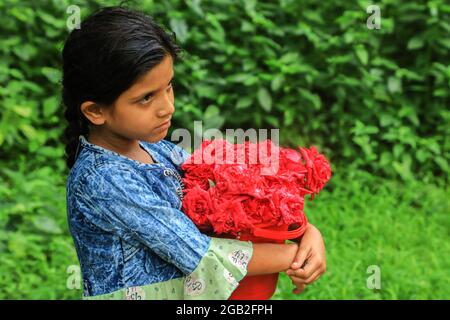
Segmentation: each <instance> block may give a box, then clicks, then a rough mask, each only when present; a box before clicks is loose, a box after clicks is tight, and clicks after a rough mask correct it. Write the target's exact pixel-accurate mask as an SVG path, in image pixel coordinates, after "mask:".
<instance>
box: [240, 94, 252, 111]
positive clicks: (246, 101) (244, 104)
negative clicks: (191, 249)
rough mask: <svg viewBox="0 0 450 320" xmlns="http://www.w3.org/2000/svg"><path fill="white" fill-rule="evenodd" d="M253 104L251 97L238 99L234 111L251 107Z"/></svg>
mask: <svg viewBox="0 0 450 320" xmlns="http://www.w3.org/2000/svg"><path fill="white" fill-rule="evenodd" d="M252 103H253V97H252V96H246V97H243V98H240V99H239V100H238V102H237V104H236V109H245V108H248V107H250V106H251V105H252Z"/></svg>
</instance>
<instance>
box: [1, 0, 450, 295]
mask: <svg viewBox="0 0 450 320" xmlns="http://www.w3.org/2000/svg"><path fill="white" fill-rule="evenodd" d="M128 3H129V6H130V7H134V8H137V9H142V10H144V11H146V12H148V13H149V14H151V15H153V16H154V17H155V19H156V20H157V21H158V22H160V23H162V24H164V25H165V26H167V27H168V28H170V29H171V30H173V31H174V32H175V33H176V35H177V39H178V40H179V42H180V44H181V45H182V47H183V48H184V49H185V55H184V60H183V61H182V62H180V63H178V64H177V65H176V77H175V93H176V108H177V112H176V114H175V121H174V125H173V127H174V128H176V127H186V128H190V129H193V121H194V120H203V121H204V126H205V127H206V128H207V127H219V128H222V129H225V128H238V127H240V128H244V129H246V128H280V129H281V130H280V134H281V142H282V144H285V145H289V146H295V145H311V144H315V145H318V146H319V148H320V149H321V151H323V152H325V153H326V154H327V155H328V156H329V158H330V159H331V161H332V163H333V165H334V168H335V170H336V171H339V170H341V171H342V170H352V169H353V168H360V169H364V170H367V171H370V172H372V173H373V174H375V175H379V176H381V177H385V178H386V177H387V178H393V179H399V178H401V179H403V180H405V181H409V180H413V179H415V178H416V179H420V181H422V182H433V183H437V184H440V185H444V184H447V183H448V175H449V173H450V169H449V166H448V159H449V158H450V142H449V139H448V137H449V136H450V129H449V128H450V125H449V124H450V111H449V108H448V106H449V103H450V101H449V100H450V99H449V97H450V90H449V86H450V65H449V61H450V54H449V52H450V51H449V49H450V37H449V34H450V5H449V4H448V2H447V3H446V1H444V0H429V1H420V2H419V1H414V2H404V1H400V0H396V1H394V0H382V1H378V4H379V5H380V8H381V28H380V29H379V30H369V29H368V28H367V26H366V20H367V18H368V17H369V16H370V14H368V13H367V12H366V5H367V2H366V1H344V0H342V1H312V0H304V1H300V0H280V1H268V0H267V1H254V0H249V1H244V0H241V1H234V0H215V1H200V0H192V1H177V0H173V1H156V0H155V1H134V2H133V1H128ZM116 4H118V1H112V0H109V1H99V2H95V1H88V0H85V1H72V0H40V1H31V0H29V1H19V0H3V1H1V2H0V21H1V26H0V53H1V57H2V59H0V105H1V108H0V230H1V231H0V254H1V256H2V263H0V288H2V289H1V290H0V298H8V297H9V298H14V297H30V298H37V297H48V298H52V297H66V298H68V297H78V296H79V292H75V291H70V290H67V289H66V279H67V276H68V275H67V273H66V270H67V268H68V267H69V266H70V265H71V264H77V259H76V255H75V252H74V250H73V246H72V243H71V239H70V237H68V230H67V225H66V220H65V194H64V186H65V176H66V174H67V171H66V169H65V164H64V159H63V153H64V151H63V145H62V144H61V142H60V137H61V135H62V132H63V129H64V125H65V121H64V119H63V108H62V107H61V106H60V89H61V88H60V77H61V72H60V67H61V61H60V52H61V49H62V45H63V42H64V39H65V37H66V36H67V34H68V30H67V28H66V19H67V18H68V17H69V14H68V13H67V12H66V10H67V8H68V7H69V6H70V5H78V6H80V8H81V10H82V17H85V16H86V15H87V14H89V13H90V12H92V11H93V10H95V9H96V8H98V7H99V6H100V5H116ZM349 168H351V169H349ZM418 191H419V192H420V190H418Z"/></svg>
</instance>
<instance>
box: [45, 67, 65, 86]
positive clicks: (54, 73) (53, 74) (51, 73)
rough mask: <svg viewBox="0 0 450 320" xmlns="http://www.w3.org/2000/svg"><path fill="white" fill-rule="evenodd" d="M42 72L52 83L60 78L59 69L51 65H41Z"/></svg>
mask: <svg viewBox="0 0 450 320" xmlns="http://www.w3.org/2000/svg"><path fill="white" fill-rule="evenodd" d="M41 72H42V74H43V75H44V76H45V77H46V78H47V79H48V80H50V81H51V82H52V83H58V82H59V81H60V79H61V71H60V70H58V69H55V68H51V67H42V68H41Z"/></svg>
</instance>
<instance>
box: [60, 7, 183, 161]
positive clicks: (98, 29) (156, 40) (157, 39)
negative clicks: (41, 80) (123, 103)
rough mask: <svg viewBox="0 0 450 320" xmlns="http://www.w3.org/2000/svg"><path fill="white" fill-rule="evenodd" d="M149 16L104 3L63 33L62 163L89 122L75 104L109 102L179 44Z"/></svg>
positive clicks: (176, 50)
mask: <svg viewBox="0 0 450 320" xmlns="http://www.w3.org/2000/svg"><path fill="white" fill-rule="evenodd" d="M175 41H176V40H175V34H169V33H167V32H166V31H164V29H163V28H162V27H161V26H159V25H158V24H156V23H155V22H154V21H153V19H152V18H151V17H150V16H147V15H145V14H144V13H141V12H137V11H133V10H130V9H127V8H124V7H106V8H102V9H100V10H99V11H97V12H95V13H93V14H92V15H90V16H89V17H88V18H86V19H85V20H84V21H83V22H82V23H81V24H80V28H79V29H74V30H73V31H72V32H71V33H70V34H69V36H68V38H67V40H66V42H65V44H64V48H63V51H62V60H63V77H62V87H63V88H62V101H63V104H64V106H65V112H64V116H65V119H66V120H67V122H68V124H67V127H66V129H65V132H64V137H63V140H64V143H65V145H66V148H65V151H66V164H67V167H68V168H69V169H70V168H72V166H73V165H74V163H75V160H76V159H75V157H76V151H77V146H78V140H79V136H80V135H88V134H89V120H88V119H87V118H86V117H85V116H84V115H83V113H82V112H81V110H80V106H81V104H82V103H83V102H85V101H94V102H96V103H98V104H100V105H102V106H110V105H112V104H113V102H114V101H115V100H116V99H117V98H118V97H119V96H120V95H121V93H123V92H124V91H126V90H127V89H128V88H130V87H131V86H132V85H133V84H134V83H135V82H136V80H137V79H138V78H139V77H140V76H142V75H143V74H145V73H146V72H148V71H149V70H151V69H152V68H153V67H154V66H156V65H157V64H159V63H160V62H161V61H162V60H163V58H164V57H165V56H166V55H168V54H170V55H171V56H172V58H173V59H174V60H176V59H177V58H179V55H180V52H181V48H180V47H178V46H177V45H176V43H175Z"/></svg>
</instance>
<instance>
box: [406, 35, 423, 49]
mask: <svg viewBox="0 0 450 320" xmlns="http://www.w3.org/2000/svg"><path fill="white" fill-rule="evenodd" d="M423 44H424V42H423V38H422V36H416V37H413V38H411V39H409V41H408V45H407V48H408V50H417V49H420V48H422V47H423Z"/></svg>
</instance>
